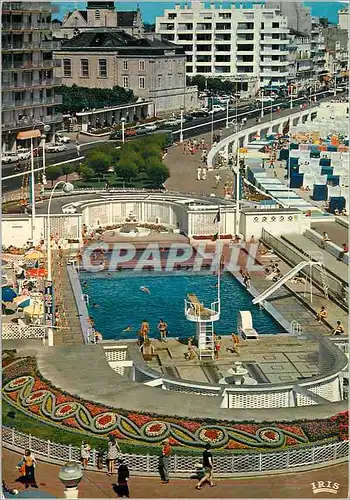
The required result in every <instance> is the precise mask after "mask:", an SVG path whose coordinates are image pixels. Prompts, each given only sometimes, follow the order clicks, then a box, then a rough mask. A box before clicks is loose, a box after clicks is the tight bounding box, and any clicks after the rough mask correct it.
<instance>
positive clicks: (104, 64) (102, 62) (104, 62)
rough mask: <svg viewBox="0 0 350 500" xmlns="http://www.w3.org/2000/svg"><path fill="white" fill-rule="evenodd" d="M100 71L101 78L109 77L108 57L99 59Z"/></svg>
mask: <svg viewBox="0 0 350 500" xmlns="http://www.w3.org/2000/svg"><path fill="white" fill-rule="evenodd" d="M98 73H99V77H100V78H107V59H99V60H98Z"/></svg>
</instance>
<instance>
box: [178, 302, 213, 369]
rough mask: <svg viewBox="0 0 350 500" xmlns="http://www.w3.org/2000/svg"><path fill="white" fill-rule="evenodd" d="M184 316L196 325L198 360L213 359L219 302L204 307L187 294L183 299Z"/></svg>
mask: <svg viewBox="0 0 350 500" xmlns="http://www.w3.org/2000/svg"><path fill="white" fill-rule="evenodd" d="M185 316H186V319H188V320H189V321H192V322H195V323H196V339H197V342H198V350H199V360H200V361H201V360H202V359H205V358H206V359H208V358H209V359H212V360H213V359H214V357H215V345H214V322H215V321H218V320H219V319H220V300H219V298H218V300H216V301H215V302H212V303H211V304H210V306H209V307H206V306H205V305H204V304H203V303H202V302H201V301H200V300H199V299H198V297H197V296H196V295H195V294H194V293H189V294H187V299H185Z"/></svg>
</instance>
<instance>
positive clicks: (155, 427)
mask: <svg viewBox="0 0 350 500" xmlns="http://www.w3.org/2000/svg"><path fill="white" fill-rule="evenodd" d="M161 429H162V426H161V425H160V424H153V425H151V427H150V428H149V431H150V432H159V431H160V430H161Z"/></svg>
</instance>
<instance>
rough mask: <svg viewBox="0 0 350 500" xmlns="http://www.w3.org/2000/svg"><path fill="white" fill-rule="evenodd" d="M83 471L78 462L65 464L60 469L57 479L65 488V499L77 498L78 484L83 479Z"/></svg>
mask: <svg viewBox="0 0 350 500" xmlns="http://www.w3.org/2000/svg"><path fill="white" fill-rule="evenodd" d="M83 475H84V474H83V471H82V468H81V465H80V464H79V463H78V462H67V463H66V464H65V465H63V466H62V467H61V468H60V471H59V473H58V477H59V478H60V480H61V482H62V483H63V485H64V486H65V490H64V496H65V498H78V496H79V490H78V484H79V483H80V481H81V480H82V478H83Z"/></svg>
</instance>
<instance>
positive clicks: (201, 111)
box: [191, 109, 209, 118]
mask: <svg viewBox="0 0 350 500" xmlns="http://www.w3.org/2000/svg"><path fill="white" fill-rule="evenodd" d="M191 115H192V116H193V118H206V117H207V116H208V115H209V112H208V110H207V109H198V110H197V111H192V113H191Z"/></svg>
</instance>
